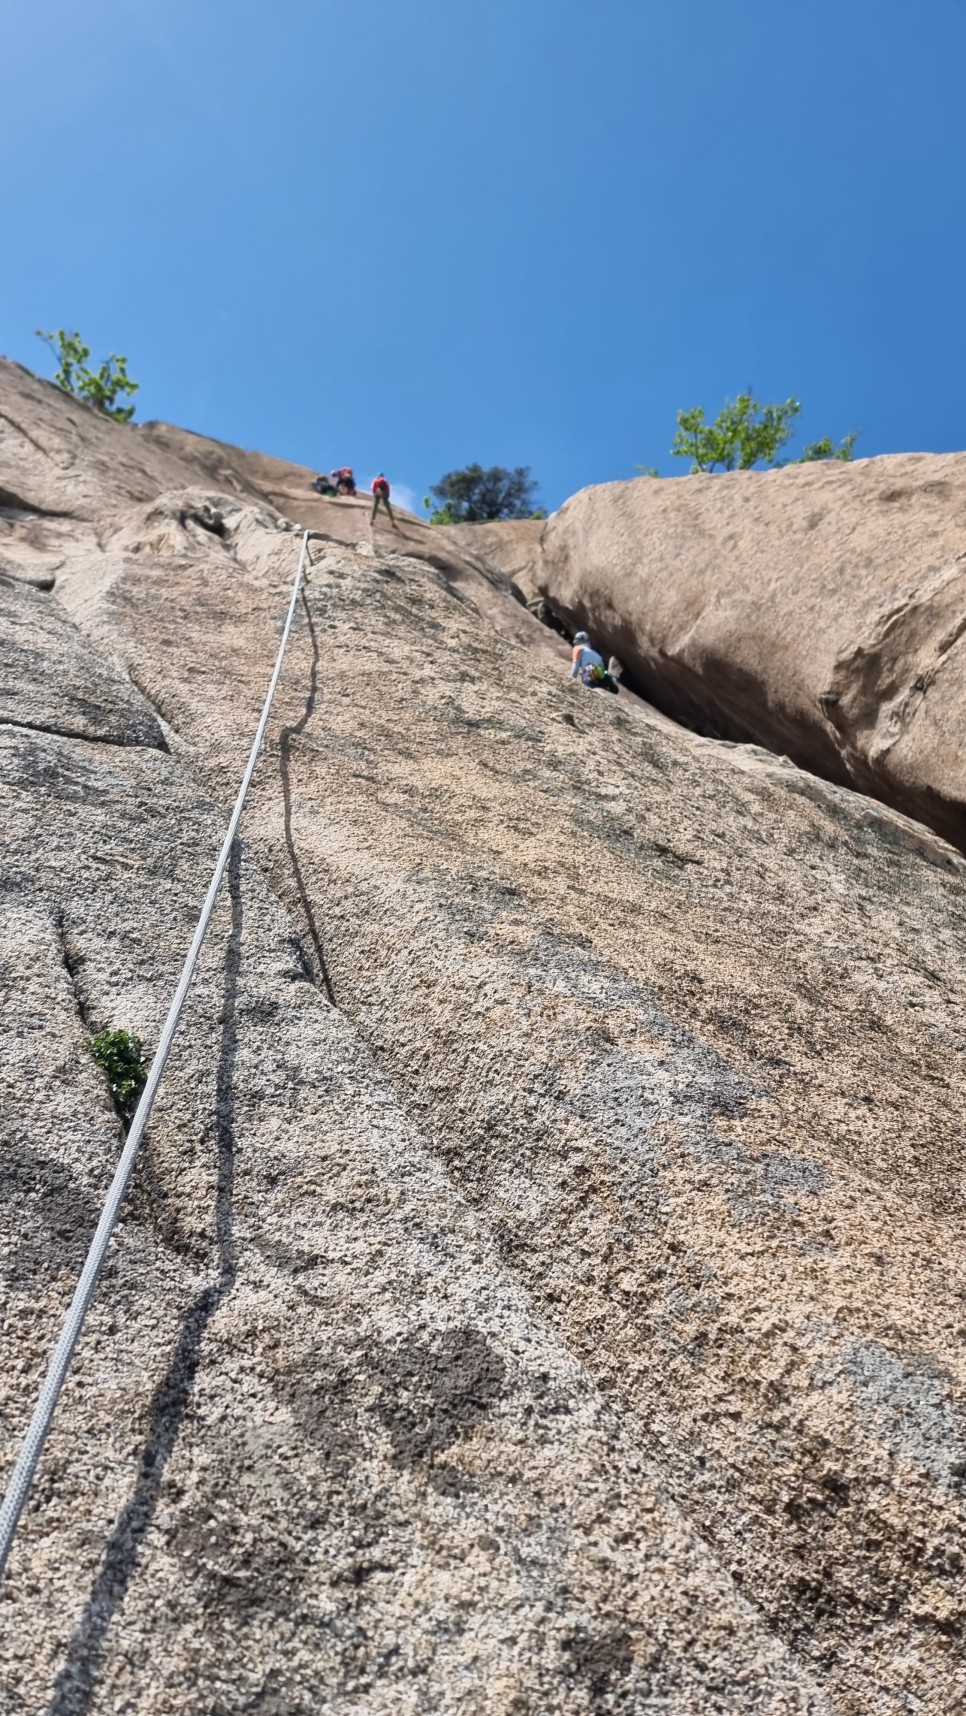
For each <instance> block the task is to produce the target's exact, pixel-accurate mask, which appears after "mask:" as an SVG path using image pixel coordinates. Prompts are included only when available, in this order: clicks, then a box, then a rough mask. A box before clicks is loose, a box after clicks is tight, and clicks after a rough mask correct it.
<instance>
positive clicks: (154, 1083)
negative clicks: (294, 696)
mask: <svg viewBox="0 0 966 1716" xmlns="http://www.w3.org/2000/svg"><path fill="white" fill-rule="evenodd" d="M308 540H309V533H308V531H307V530H306V531H304V532H303V535H302V551H301V553H300V555H299V563H298V569H297V571H296V574H295V582H294V584H293V586H292V599H291V601H290V602H289V605H288V615H287V617H286V620H285V626H284V629H283V631H282V639H281V642H280V644H279V646H278V655H277V657H276V659H275V671H274V673H273V674H272V678H271V682H270V684H269V687H268V692H267V694H266V697H265V704H264V707H263V709H262V714H261V719H260V721H259V723H258V728H257V730H256V733H255V738H254V740H253V742H252V748H251V752H250V753H249V758H248V767H247V768H246V770H245V774H244V778H243V780H242V783H241V786H240V788H239V790H238V797H237V798H236V800H235V808H234V810H233V811H232V813H231V821H230V822H229V824H228V831H227V833H226V835H225V840H224V844H223V846H222V848H221V853H220V854H219V858H218V862H217V864H216V865H215V869H214V873H213V875H212V878H211V883H210V886H209V888H208V893H207V895H206V897H205V903H204V905H203V906H202V908H201V916H200V917H199V919H198V927H197V929H196V930H195V933H194V940H193V941H192V943H191V946H190V948H189V950H188V956H187V958H186V960H185V962H184V968H183V970H182V973H181V977H180V979H179V982H178V987H177V989H176V990H175V992H174V996H173V998H172V1001H171V1006H170V1007H169V1009H168V1016H167V1018H166V1020H165V1022H164V1028H163V1030H162V1032H161V1036H160V1038H159V1039H158V1046H157V1050H156V1051H155V1056H154V1059H153V1061H152V1062H151V1067H150V1070H149V1072H148V1076H147V1081H146V1083H145V1086H144V1090H143V1092H142V1095H141V1100H140V1102H139V1103H138V1106H137V1110H136V1112H135V1115H134V1119H133V1120H132V1122H131V1129H130V1131H129V1132H128V1135H127V1139H126V1142H125V1145H124V1150H123V1152H122V1155H121V1158H120V1161H119V1162H118V1165H117V1168H116V1170H115V1173H114V1178H113V1180H112V1182H111V1188H110V1191H109V1192H108V1194H107V1200H106V1202H105V1204H104V1209H103V1211H102V1214H101V1219H100V1221H99V1222H98V1224H97V1231H96V1232H95V1234H94V1238H93V1239H92V1241H91V1247H90V1250H89V1252H88V1253H87V1259H86V1262H85V1264H84V1267H83V1269H82V1270H81V1275H80V1280H79V1281H78V1283H77V1287H76V1289H75V1292H74V1297H73V1299H72V1301H71V1306H70V1310H69V1311H68V1313H67V1317H66V1319H65V1321H64V1327H63V1330H62V1332H61V1336H60V1340H59V1341H58V1342H57V1345H56V1347H55V1349H54V1353H53V1357H52V1358H51V1361H50V1365H49V1367H48V1370H47V1375H46V1377H45V1378H44V1382H43V1385H42V1387H41V1390H40V1394H39V1396H38V1398H37V1404H36V1406H35V1408H34V1413H33V1417H32V1418H31V1420H30V1424H29V1425H28V1427H27V1432H26V1435H25V1436H24V1439H23V1443H22V1445H21V1449H20V1453H19V1455H18V1456H17V1463H16V1465H15V1466H14V1469H13V1472H12V1474H11V1477H10V1482H9V1484H8V1485H7V1492H6V1495H5V1496H4V1498H3V1502H2V1504H0V1579H2V1577H3V1573H4V1569H5V1567H6V1565H7V1559H8V1556H9V1554H10V1548H11V1545H12V1543H13V1539H14V1535H15V1533H16V1530H17V1525H18V1523H19V1520H20V1515H21V1514H22V1512H23V1509H24V1506H25V1504H26V1501H27V1497H28V1495H29V1493H30V1486H31V1484H32V1482H33V1478H34V1473H35V1472H36V1470H37V1465H38V1462H39V1460H40V1456H41V1454H42V1453H43V1449H44V1443H45V1442H46V1440H47V1436H48V1433H49V1431H50V1426H51V1422H52V1420H53V1416H54V1413H55V1411H56V1409H57V1402H58V1401H59V1399H60V1395H61V1391H62V1389H63V1386H64V1383H65V1381H66V1379H67V1373H68V1371H69V1369H70V1362H71V1359H72V1358H73V1355H74V1348H75V1347H76V1345H77V1342H78V1340H79V1339H80V1334H81V1330H82V1329H83V1327H84V1319H85V1317H86V1315H87V1310H88V1306H89V1305H90V1302H91V1299H92V1298H93V1296H94V1290H95V1288H96V1286H97V1281H98V1277H99V1275H100V1273H101V1269H102V1268H103V1265H104V1259H105V1257H106V1256H107V1250H108V1246H109V1245H110V1242H111V1235H112V1234H113V1232H114V1229H115V1227H116V1225H117V1218H118V1216H119V1214H120V1210H121V1205H122V1203H123V1201H124V1194H125V1192H126V1191H127V1187H128V1182H129V1180H130V1178H131V1174H132V1173H133V1171H134V1164H135V1162H136V1161H137V1157H138V1151H139V1150H140V1148H141V1140H142V1138H143V1137H144V1132H145V1128H146V1126H147V1124H148V1121H149V1119H150V1118H151V1110H152V1108H153V1107H154V1099H155V1097H156V1095H157V1093H158V1086H159V1085H160V1083H161V1079H162V1077H163V1076H164V1069H165V1065H166V1063H167V1059H168V1055H169V1054H170V1052H171V1045H172V1043H173V1042H174V1038H175V1033H176V1031H177V1029H178V1022H179V1020H180V1018H181V1010H182V1008H183V1007H184V1003H185V1000H186V997H187V994H188V990H189V989H190V987H191V980H192V978H193V976H194V972H195V966H196V965H197V963H198V955H199V954H200V952H201V946H202V943H203V941H204V939H205V932H206V931H207V928H208V923H209V920H210V918H211V914H212V912H213V911H214V909H215V901H216V899H217V897H218V890H219V888H220V886H221V881H222V877H223V876H224V874H225V869H226V867H227V864H228V859H229V857H230V855H231V849H232V846H233V844H234V840H235V835H236V833H237V832H238V824H239V822H240V821H241V814H242V811H243V810H244V808H245V799H246V797H247V796H248V788H249V786H250V785H251V779H252V775H253V774H254V772H255V764H256V762H257V761H258V754H259V751H260V750H261V747H262V740H263V739H264V737H265V729H266V727H267V726H268V718H269V715H270V714H271V710H272V700H273V698H274V696H275V691H276V687H277V686H278V681H279V677H280V675H281V672H282V662H283V661H284V659H285V648H286V645H287V643H288V639H289V633H290V631H291V629H292V621H293V619H294V617H295V604H296V602H297V601H298V596H299V591H300V589H301V587H302V571H303V568H304V566H305V556H306V552H307V549H308Z"/></svg>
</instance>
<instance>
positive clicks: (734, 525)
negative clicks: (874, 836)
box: [531, 453, 966, 847]
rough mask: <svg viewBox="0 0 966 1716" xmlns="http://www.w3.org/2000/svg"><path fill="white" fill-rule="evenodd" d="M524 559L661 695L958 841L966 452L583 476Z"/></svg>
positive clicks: (701, 719) (965, 627)
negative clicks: (629, 476)
mask: <svg viewBox="0 0 966 1716" xmlns="http://www.w3.org/2000/svg"><path fill="white" fill-rule="evenodd" d="M531 577H532V580H533V582H534V584H535V585H536V586H538V587H539V588H540V589H541V590H543V591H544V592H546V593H547V594H548V595H549V597H550V599H551V601H552V602H553V604H554V606H555V607H556V608H557V609H558V611H559V612H561V613H562V614H564V615H566V616H567V617H568V618H569V620H570V622H571V623H572V624H574V625H576V624H584V625H588V626H589V627H591V629H592V630H593V631H594V634H595V636H596V637H598V638H599V640H600V641H601V642H602V643H603V644H604V645H605V647H606V648H607V649H608V650H614V651H615V652H616V654H617V655H618V656H619V657H620V659H621V660H622V661H623V662H625V663H626V664H627V667H628V669H629V671H630V674H631V677H632V678H633V680H634V681H635V683H636V684H637V685H638V686H639V688H640V689H641V690H642V691H643V692H644V694H645V695H646V696H650V697H652V698H653V699H654V700H655V701H656V702H657V703H658V704H659V705H660V707H661V708H663V709H665V710H667V712H668V713H669V714H671V715H673V716H675V717H676V718H678V719H681V720H684V721H687V722H688V723H690V724H696V725H698V726H699V727H701V728H702V729H703V730H704V731H709V732H713V733H716V734H718V735H719V736H720V737H723V738H728V739H732V740H739V741H752V742H754V743H756V744H760V745H767V746H768V747H769V748H770V749H771V750H775V751H778V752H782V753H785V754H787V755H788V756H789V757H791V758H792V759H793V760H794V761H795V762H797V763H799V764H800V765H801V766H802V767H804V768H807V769H810V770H813V771H815V772H816V773H819V774H822V775H825V776H826V777H827V778H828V779H829V780H834V781H840V782H843V783H845V784H848V785H850V786H853V787H856V788H858V789H860V790H861V791H863V792H869V793H873V794H875V795H876V796H877V797H879V798H882V799H884V800H885V801H886V802H887V803H890V804H894V805H896V806H898V808H900V809H902V810H904V811H906V812H907V813H908V814H910V815H912V816H915V817H917V818H919V819H921V820H922V821H925V822H928V823H929V824H930V825H931V826H932V827H934V828H936V829H938V830H939V831H940V832H941V833H943V834H944V835H945V836H946V837H947V838H948V839H950V840H953V841H955V842H956V843H957V844H958V845H959V846H961V847H963V846H966V765H964V761H963V750H962V745H961V743H960V735H961V733H962V730H963V725H964V718H966V689H964V688H966V673H964V665H966V643H964V641H963V637H964V633H966V454H962V453H951V454H942V455H935V454H904V455H902V456H897V457H887V458H879V459H861V460H858V461H857V462H856V463H855V464H851V465H843V464H838V463H834V462H833V463H830V464H815V465H797V466H789V467H788V468H787V469H785V470H781V471H766V472H735V473H733V474H730V475H717V476H696V477H683V478H678V479H674V480H672V481H659V482H656V481H654V480H653V479H652V478H647V477H645V478H640V479H638V480H637V481H634V482H624V483H609V484H606V485H603V486H600V487H597V488H591V489H585V490H583V491H582V492H581V493H580V494H578V495H575V496H574V497H573V499H572V500H569V501H568V502H567V503H566V505H565V506H564V507H563V508H562V509H561V511H560V512H559V513H557V514H555V516H554V517H553V518H552V519H551V520H550V522H549V524H548V526H547V528H546V531H545V533H544V536H543V540H542V545H541V550H540V560H539V565H538V566H537V567H535V569H534V570H533V572H532V573H531Z"/></svg>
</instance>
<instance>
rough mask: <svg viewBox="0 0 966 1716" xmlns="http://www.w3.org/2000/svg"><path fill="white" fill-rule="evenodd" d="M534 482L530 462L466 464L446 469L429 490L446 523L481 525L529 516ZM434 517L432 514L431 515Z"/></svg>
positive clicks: (531, 514)
mask: <svg viewBox="0 0 966 1716" xmlns="http://www.w3.org/2000/svg"><path fill="white" fill-rule="evenodd" d="M536 492H537V484H536V482H535V481H534V479H533V478H532V477H531V475H530V467H529V465H517V466H516V467H515V468H514V469H513V470H507V469H506V468H505V467H504V466H503V465H491V466H490V467H489V469H488V470H484V468H483V466H482V465H467V466H466V467H465V468H464V469H463V470H462V471H448V472H447V473H446V475H445V477H441V478H440V480H439V482H438V483H434V485H433V487H432V490H431V493H432V495H433V498H434V500H435V501H436V507H437V511H438V512H439V513H442V514H445V515H446V516H445V519H444V520H442V521H441V522H445V523H447V524H482V523H483V522H485V521H486V520H489V519H497V518H532V517H533V515H534V504H533V503H534V499H535V496H536ZM434 516H435V515H434Z"/></svg>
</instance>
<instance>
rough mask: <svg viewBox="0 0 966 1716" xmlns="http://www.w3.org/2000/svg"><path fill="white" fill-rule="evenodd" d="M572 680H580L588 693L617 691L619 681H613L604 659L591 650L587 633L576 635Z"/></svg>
mask: <svg viewBox="0 0 966 1716" xmlns="http://www.w3.org/2000/svg"><path fill="white" fill-rule="evenodd" d="M570 677H571V679H579V680H580V682H581V684H582V685H586V687H587V689H588V691H616V690H617V681H616V679H612V678H611V675H610V674H609V673H608V671H607V669H606V667H605V666H604V658H603V656H602V655H598V654H597V651H596V650H595V649H592V648H591V644H590V638H589V637H588V635H587V633H586V632H575V633H574V653H573V666H572V667H571V669H570Z"/></svg>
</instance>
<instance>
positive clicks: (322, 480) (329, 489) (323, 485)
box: [312, 471, 339, 496]
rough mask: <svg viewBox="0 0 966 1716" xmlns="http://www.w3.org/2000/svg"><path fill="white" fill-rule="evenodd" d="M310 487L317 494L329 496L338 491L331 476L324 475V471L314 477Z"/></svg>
mask: <svg viewBox="0 0 966 1716" xmlns="http://www.w3.org/2000/svg"><path fill="white" fill-rule="evenodd" d="M312 487H313V488H314V490H315V492H316V494H317V495H329V496H331V495H334V494H338V492H339V491H338V489H337V488H336V486H335V483H334V482H333V481H332V478H331V477H327V476H326V475H325V472H324V471H323V472H322V474H321V475H320V476H318V477H316V479H315V482H314V483H313V484H312Z"/></svg>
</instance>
